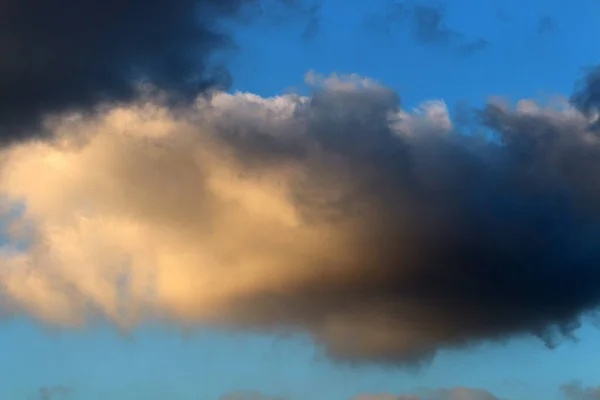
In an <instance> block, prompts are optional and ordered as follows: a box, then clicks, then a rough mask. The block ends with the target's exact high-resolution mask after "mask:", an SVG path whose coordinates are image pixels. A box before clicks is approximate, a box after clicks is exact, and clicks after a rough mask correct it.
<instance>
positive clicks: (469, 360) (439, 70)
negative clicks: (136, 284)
mask: <svg viewBox="0 0 600 400" xmlns="http://www.w3.org/2000/svg"><path fill="white" fill-rule="evenodd" d="M384 3H385V1H384V0H374V1H373V2H371V3H368V2H364V3H360V2H358V1H355V2H347V1H343V0H321V1H320V4H321V7H320V11H319V12H320V20H319V23H318V29H317V30H316V31H315V32H313V33H314V34H313V35H312V36H311V37H310V38H303V37H302V32H303V29H304V25H303V24H304V22H302V21H299V20H289V21H287V22H285V25H286V26H287V27H286V26H278V27H276V28H275V27H272V26H271V27H266V26H261V25H260V24H259V23H258V22H257V23H253V24H251V25H249V26H245V27H242V28H238V29H237V30H236V41H237V43H238V44H239V50H238V51H237V52H235V53H234V54H232V55H229V66H230V70H231V73H232V76H233V79H234V81H233V88H232V89H233V90H241V91H249V92H252V93H256V94H259V95H261V96H274V95H277V94H281V93H283V92H285V91H286V90H288V89H289V88H292V87H298V86H302V82H303V77H304V74H305V73H306V72H307V71H309V70H314V71H316V72H318V73H322V74H330V73H333V72H336V73H357V74H359V75H362V76H366V77H370V78H373V79H375V80H377V81H379V82H381V83H382V84H384V85H386V86H389V87H391V88H393V89H395V90H396V91H398V93H399V94H400V97H401V98H402V99H403V103H404V104H406V105H407V106H408V107H413V106H416V105H418V104H419V103H420V102H421V101H426V100H432V99H443V100H445V101H446V102H447V103H448V105H449V106H450V107H452V106H453V105H454V104H456V103H457V102H459V101H469V102H470V103H471V104H474V105H477V104H481V103H482V102H484V101H485V100H486V99H487V98H488V96H507V97H508V98H509V99H512V100H517V99H519V98H523V97H527V98H531V97H533V98H535V97H540V96H542V97H543V96H545V95H548V94H550V95H551V94H562V95H569V94H570V93H571V91H572V89H573V85H574V84H575V82H576V80H577V79H578V78H580V77H581V73H582V70H581V68H582V67H588V66H593V65H595V64H597V63H599V62H600V53H598V52H597V50H596V49H595V48H594V46H593V43H597V42H598V41H599V39H600V24H598V23H597V21H599V20H600V3H598V2H597V1H592V0H581V1H577V2H574V1H566V0H554V1H551V0H546V1H543V0H531V1H528V2H523V1H516V0H504V1H499V0H486V1H483V0H453V1H446V2H445V3H443V4H444V6H445V10H446V17H447V20H446V25H447V28H448V29H450V30H452V31H455V32H457V33H458V38H457V41H456V43H450V44H439V43H428V44H426V43H420V42H418V41H417V40H416V39H415V38H414V37H413V36H412V35H411V33H410V32H409V31H408V30H407V29H406V26H405V25H406V22H402V21H399V22H395V23H392V24H389V26H387V27H388V28H389V34H386V32H384V29H383V28H385V27H386V26H385V24H384V23H383V22H382V21H383V19H382V16H383V15H384V14H385V7H384ZM417 3H419V2H418V1H417ZM419 4H421V3H419ZM422 4H431V3H422ZM367 21H371V23H370V24H369V23H367ZM373 21H375V22H373ZM550 21H551V22H552V23H550ZM540 24H541V25H540ZM481 40H485V41H486V43H487V45H486V46H484V47H483V48H481V49H479V50H475V51H473V52H471V53H470V54H464V53H461V51H460V49H461V48H464V46H467V45H469V44H472V43H478V42H479V43H483V42H482V41H481ZM461 46H462V47H461ZM540 284H543V282H540ZM578 338H579V340H578V341H573V342H571V341H566V342H565V343H563V344H562V345H561V346H559V347H558V348H557V349H554V350H549V349H547V348H545V347H544V346H543V344H542V343H541V342H540V341H538V340H536V339H533V338H518V339H514V340H511V341H509V342H507V343H502V344H484V345H480V346H478V347H476V348H472V349H462V350H452V351H444V352H442V353H440V354H439V355H438V357H436V359H435V360H434V361H433V362H432V363H431V365H428V366H425V367H423V368H422V369H420V370H418V371H406V370H402V369H398V368H392V367H389V366H388V367H380V366H375V365H365V366H345V365H339V364H336V363H334V362H331V361H330V360H328V359H326V358H325V357H323V355H322V354H321V353H320V349H319V348H317V347H315V346H314V344H312V343H311V342H310V340H309V339H308V338H306V337H300V336H299V337H295V338H279V337H275V336H260V335H256V334H244V333H235V334H233V333H230V332H229V333H226V332H216V331H206V330H203V331H199V332H198V333H194V334H192V335H188V336H185V337H184V336H182V335H181V334H180V333H178V332H176V331H175V330H169V329H165V328H161V327H146V328H141V329H139V330H138V331H136V332H135V334H134V335H133V337H131V338H125V337H123V336H120V335H119V334H118V333H117V332H116V331H115V330H113V329H112V328H110V327H96V328H90V329H88V330H85V331H72V332H57V331H52V330H50V329H48V328H46V327H43V326H41V325H40V324H38V323H35V322H32V321H29V320H26V319H22V318H18V319H13V320H8V321H3V322H1V323H0V400H3V399H7V400H12V399H15V400H19V399H38V398H41V397H40V394H39V388H42V387H48V388H51V387H62V386H64V387H68V388H71V389H72V390H70V391H69V393H68V396H70V397H67V393H65V394H64V395H63V397H60V396H61V394H60V393H58V391H57V393H56V396H55V397H53V398H54V399H61V398H73V399H115V400H121V399H141V400H144V399H148V400H153V399H182V400H187V399H197V400H212V399H218V398H219V397H220V396H222V395H224V394H226V393H228V392H235V391H258V392H261V393H265V394H267V395H285V396H290V398H292V399H298V400H345V399H349V398H351V397H353V396H355V395H358V394H362V393H391V394H402V393H410V392H413V391H415V390H418V389H419V388H446V387H456V386H468V387H475V388H482V389H485V390H488V391H490V392H491V393H493V394H494V395H496V396H498V397H499V398H506V399H509V400H526V399H559V398H560V397H559V392H558V388H559V386H560V385H562V384H565V383H568V382H572V381H575V380H579V381H581V382H582V383H583V384H584V385H587V386H599V385H600V376H599V375H598V373H597V371H599V370H600V359H599V358H598V357H597V356H596V355H597V354H600V340H598V339H600V330H598V329H597V328H595V327H593V326H592V324H589V323H587V324H585V325H584V327H583V328H582V329H581V330H580V331H578Z"/></svg>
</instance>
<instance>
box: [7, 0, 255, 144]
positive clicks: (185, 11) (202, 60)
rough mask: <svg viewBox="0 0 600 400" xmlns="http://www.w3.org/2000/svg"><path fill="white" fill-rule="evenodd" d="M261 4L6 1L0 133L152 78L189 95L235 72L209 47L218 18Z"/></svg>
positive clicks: (117, 96) (15, 133)
mask: <svg viewBox="0 0 600 400" xmlns="http://www.w3.org/2000/svg"><path fill="white" fill-rule="evenodd" d="M246 3H254V0H177V1H170V0H108V1H100V0H6V1H2V2H1V3H0V54H1V57H0V139H2V140H3V141H7V140H11V139H14V138H17V137H19V136H25V135H26V131H29V128H32V127H35V125H36V124H37V123H38V122H39V119H40V117H42V116H43V115H45V114H46V113H51V112H62V111H68V110H71V109H84V110H85V109H89V108H91V107H93V106H94V105H96V104H97V103H98V102H99V101H103V100H116V101H127V100H130V99H131V98H133V97H134V96H135V94H136V92H135V87H134V83H135V81H136V80H145V81H148V82H151V83H152V84H155V85H157V86H159V87H161V88H164V89H169V90H173V91H175V92H178V93H179V94H182V95H184V96H187V95H191V94H197V93H198V92H199V91H202V90H203V89H206V88H207V87H209V86H213V85H215V84H222V85H227V82H228V80H229V77H228V75H227V73H226V71H224V70H223V69H221V68H212V67H211V66H210V63H209V56H210V55H211V53H212V52H213V51H214V50H216V49H218V48H221V47H223V46H229V45H231V43H230V41H229V38H228V37H227V36H225V35H224V34H223V33H222V32H221V31H220V30H219V29H218V24H217V23H218V20H219V19H220V18H224V17H230V16H234V15H235V14H236V13H237V12H238V11H239V10H240V8H242V7H243V6H244V4H246Z"/></svg>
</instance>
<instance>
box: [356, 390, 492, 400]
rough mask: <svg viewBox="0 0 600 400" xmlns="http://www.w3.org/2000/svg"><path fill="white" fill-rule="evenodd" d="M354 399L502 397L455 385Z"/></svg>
mask: <svg viewBox="0 0 600 400" xmlns="http://www.w3.org/2000/svg"><path fill="white" fill-rule="evenodd" d="M352 400H500V398H498V397H496V396H494V395H493V394H491V393H490V392H488V391H487V390H483V389H474V388H467V387H455V388H451V389H437V390H429V391H425V393H423V394H402V395H391V394H386V395H360V396H356V397H354V398H353V399H352Z"/></svg>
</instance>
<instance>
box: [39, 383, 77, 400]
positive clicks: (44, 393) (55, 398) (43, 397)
mask: <svg viewBox="0 0 600 400" xmlns="http://www.w3.org/2000/svg"><path fill="white" fill-rule="evenodd" d="M71 393H73V389H72V388H70V387H68V386H62V385H58V386H44V387H41V388H39V389H38V394H39V396H40V400H59V399H66V398H67V397H68V396H69V395H70V394H71Z"/></svg>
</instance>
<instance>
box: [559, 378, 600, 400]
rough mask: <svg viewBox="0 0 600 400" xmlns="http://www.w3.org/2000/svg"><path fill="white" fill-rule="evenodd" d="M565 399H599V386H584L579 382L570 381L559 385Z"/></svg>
mask: <svg viewBox="0 0 600 400" xmlns="http://www.w3.org/2000/svg"><path fill="white" fill-rule="evenodd" d="M561 392H562V394H563V396H564V398H565V400H600V386H598V387H585V386H583V385H582V384H581V382H571V383H568V384H565V385H563V386H561Z"/></svg>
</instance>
